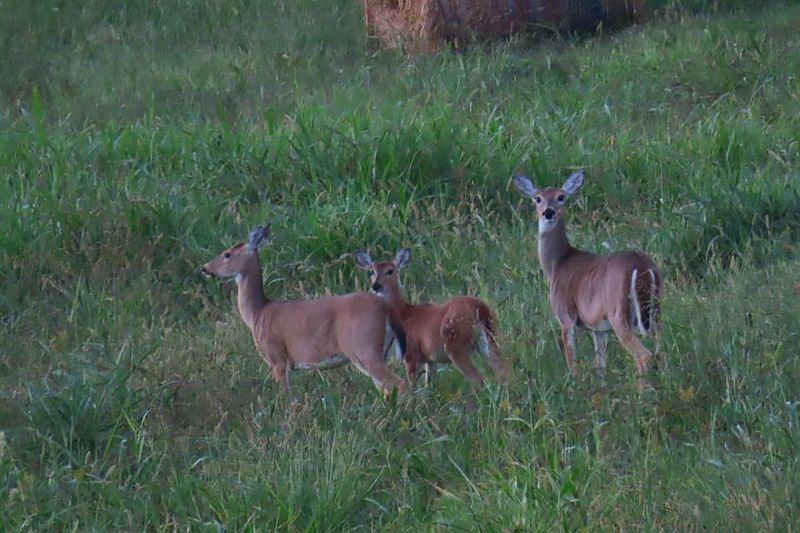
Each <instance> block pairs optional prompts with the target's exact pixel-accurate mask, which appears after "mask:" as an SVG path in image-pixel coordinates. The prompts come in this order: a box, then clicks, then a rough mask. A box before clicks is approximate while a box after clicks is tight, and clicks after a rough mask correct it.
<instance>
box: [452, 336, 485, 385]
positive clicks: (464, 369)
mask: <svg viewBox="0 0 800 533" xmlns="http://www.w3.org/2000/svg"><path fill="white" fill-rule="evenodd" d="M471 349H472V343H471V342H467V341H465V340H464V339H459V338H457V337H455V336H454V337H451V338H449V339H447V340H445V343H444V351H445V353H446V354H447V357H449V358H450V360H451V361H452V362H453V364H454V365H456V368H458V370H459V371H460V372H461V373H462V374H463V375H464V377H465V378H467V379H468V380H470V381H471V382H472V383H473V384H474V385H483V378H482V377H481V375H480V373H479V372H478V370H477V369H476V368H475V365H473V364H472V359H471V358H470V351H471Z"/></svg>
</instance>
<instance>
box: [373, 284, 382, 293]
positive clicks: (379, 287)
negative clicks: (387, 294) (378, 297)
mask: <svg viewBox="0 0 800 533" xmlns="http://www.w3.org/2000/svg"><path fill="white" fill-rule="evenodd" d="M372 290H373V291H375V292H381V291H382V290H383V286H382V285H381V284H380V283H373V284H372Z"/></svg>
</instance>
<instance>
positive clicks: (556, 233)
mask: <svg viewBox="0 0 800 533" xmlns="http://www.w3.org/2000/svg"><path fill="white" fill-rule="evenodd" d="M572 249H573V248H572V246H571V245H570V244H569V240H568V239H567V230H566V227H565V223H564V219H563V218H559V220H558V222H557V223H556V225H555V227H554V228H553V229H551V230H550V231H547V232H544V233H542V232H540V233H539V243H538V251H539V265H540V266H541V267H542V271H543V272H544V275H545V277H547V281H552V280H553V273H554V272H555V269H556V265H558V264H559V263H560V262H561V261H562V260H563V259H564V258H565V257H566V256H567V255H569V253H570V252H571V251H572Z"/></svg>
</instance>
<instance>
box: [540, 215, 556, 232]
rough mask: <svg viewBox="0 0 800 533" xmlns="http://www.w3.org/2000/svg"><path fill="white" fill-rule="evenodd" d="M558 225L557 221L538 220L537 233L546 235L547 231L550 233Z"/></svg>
mask: <svg viewBox="0 0 800 533" xmlns="http://www.w3.org/2000/svg"><path fill="white" fill-rule="evenodd" d="M556 224H558V220H557V219H555V218H554V219H552V220H547V219H546V218H540V219H539V233H547V232H548V231H552V230H553V228H555V227H556Z"/></svg>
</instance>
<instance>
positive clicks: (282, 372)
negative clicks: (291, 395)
mask: <svg viewBox="0 0 800 533" xmlns="http://www.w3.org/2000/svg"><path fill="white" fill-rule="evenodd" d="M291 371H292V367H291V366H290V365H286V364H283V363H281V364H276V365H274V366H273V367H272V379H274V380H275V381H276V382H278V383H280V384H281V386H282V387H283V391H284V392H288V391H289V372H291Z"/></svg>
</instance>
